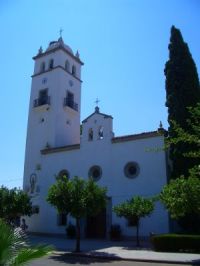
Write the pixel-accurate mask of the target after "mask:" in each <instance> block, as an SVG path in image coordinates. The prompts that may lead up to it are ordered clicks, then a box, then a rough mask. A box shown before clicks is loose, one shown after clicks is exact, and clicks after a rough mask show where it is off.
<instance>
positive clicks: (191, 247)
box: [151, 234, 200, 253]
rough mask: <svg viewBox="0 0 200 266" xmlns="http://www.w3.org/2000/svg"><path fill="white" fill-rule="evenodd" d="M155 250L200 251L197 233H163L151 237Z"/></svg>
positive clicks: (199, 238)
mask: <svg viewBox="0 0 200 266" xmlns="http://www.w3.org/2000/svg"><path fill="white" fill-rule="evenodd" d="M151 241H152V244H153V247H154V249H155V250H156V251H164V252H198V253H199V252H200V236H199V235H177V234H164V235H155V236H152V238H151Z"/></svg>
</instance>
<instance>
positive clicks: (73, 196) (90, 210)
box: [47, 176, 106, 251]
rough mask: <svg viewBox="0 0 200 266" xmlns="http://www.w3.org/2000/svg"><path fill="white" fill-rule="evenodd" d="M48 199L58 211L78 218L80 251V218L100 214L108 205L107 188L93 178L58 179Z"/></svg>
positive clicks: (77, 235)
mask: <svg viewBox="0 0 200 266" xmlns="http://www.w3.org/2000/svg"><path fill="white" fill-rule="evenodd" d="M47 201H48V202H49V203H50V204H51V205H53V206H54V207H56V208H57V210H58V212H62V213H66V214H67V213H69V214H70V215H71V216H72V217H74V218H75V219H76V232H77V234H76V239H77V244H76V251H80V243H79V241H80V219H81V218H83V217H86V216H91V215H96V214H98V213H99V212H100V211H101V210H102V209H103V208H104V207H105V206H106V189H105V188H101V187H99V186H98V185H97V184H96V183H95V182H94V181H93V180H92V179H89V180H87V181H86V180H83V179H81V178H79V177H77V176H75V177H74V178H72V179H70V180H69V179H67V178H66V177H63V178H62V179H58V180H57V182H56V183H55V184H54V185H52V186H51V187H50V189H49V191H48V196H47Z"/></svg>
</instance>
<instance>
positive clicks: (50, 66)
mask: <svg viewBox="0 0 200 266" xmlns="http://www.w3.org/2000/svg"><path fill="white" fill-rule="evenodd" d="M53 64H54V61H53V59H51V60H50V61H49V69H53Z"/></svg>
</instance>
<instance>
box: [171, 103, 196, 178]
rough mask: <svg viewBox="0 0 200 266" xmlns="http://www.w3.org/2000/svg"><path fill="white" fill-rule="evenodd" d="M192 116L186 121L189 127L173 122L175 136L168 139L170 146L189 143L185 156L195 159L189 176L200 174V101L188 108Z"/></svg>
mask: <svg viewBox="0 0 200 266" xmlns="http://www.w3.org/2000/svg"><path fill="white" fill-rule="evenodd" d="M188 111H189V114H190V118H189V119H188V120H187V121H186V123H187V126H188V128H189V129H190V130H188V129H183V128H181V127H180V125H178V124H177V123H176V122H175V121H173V122H172V129H173V131H174V134H175V137H173V138H169V139H168V140H167V145H168V147H169V146H170V145H171V144H173V145H174V146H176V145H178V144H181V145H183V144H188V145H189V146H188V149H187V150H185V151H184V152H183V156H184V157H185V158H187V159H192V160H193V164H194V166H193V168H192V169H189V171H188V172H189V176H193V177H194V176H197V177H198V176H199V172H200V171H199V170H200V169H199V165H200V103H198V104H197V105H196V106H195V107H189V108H188Z"/></svg>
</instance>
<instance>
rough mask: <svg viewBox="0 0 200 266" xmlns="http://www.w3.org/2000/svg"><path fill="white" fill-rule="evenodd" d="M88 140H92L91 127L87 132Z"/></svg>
mask: <svg viewBox="0 0 200 266" xmlns="http://www.w3.org/2000/svg"><path fill="white" fill-rule="evenodd" d="M88 140H89V141H91V140H93V129H92V128H90V129H89V132H88Z"/></svg>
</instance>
